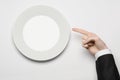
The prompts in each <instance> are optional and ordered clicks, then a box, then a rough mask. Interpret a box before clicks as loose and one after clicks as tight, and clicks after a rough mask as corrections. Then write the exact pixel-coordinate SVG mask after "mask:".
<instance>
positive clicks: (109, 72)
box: [96, 54, 120, 80]
mask: <svg viewBox="0 0 120 80" xmlns="http://www.w3.org/2000/svg"><path fill="white" fill-rule="evenodd" d="M96 69H97V76H98V80H120V76H119V72H118V70H117V67H116V64H115V61H114V58H113V55H112V54H107V55H103V56H101V57H99V58H98V59H97V61H96Z"/></svg>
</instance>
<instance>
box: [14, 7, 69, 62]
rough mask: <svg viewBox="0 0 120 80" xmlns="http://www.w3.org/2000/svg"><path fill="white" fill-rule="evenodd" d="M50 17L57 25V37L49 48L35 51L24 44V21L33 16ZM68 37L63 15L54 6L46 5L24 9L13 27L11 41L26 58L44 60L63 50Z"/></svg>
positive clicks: (67, 28)
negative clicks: (58, 34) (55, 41)
mask: <svg viewBox="0 0 120 80" xmlns="http://www.w3.org/2000/svg"><path fill="white" fill-rule="evenodd" d="M39 15H43V16H48V17H51V18H52V19H53V20H54V21H56V23H57V24H58V27H59V33H60V36H59V39H58V41H57V43H56V44H55V45H54V46H53V47H52V48H51V49H49V50H46V51H35V50H33V49H31V48H30V47H29V46H27V45H26V43H25V41H24V39H23V28H24V25H25V23H26V22H27V21H28V20H29V19H31V18H32V17H34V16H39ZM69 37H70V26H69V24H68V22H67V21H66V19H65V18H64V16H63V15H62V14H61V13H60V12H59V11H57V10H56V9H54V8H51V7H48V6H34V7H31V8H28V9H27V10H25V11H24V12H23V13H22V14H21V15H20V16H19V17H18V18H17V20H16V22H15V25H14V29H13V41H14V43H15V45H16V47H17V49H18V50H19V51H20V52H21V53H22V54H23V55H24V56H25V57H27V58H29V59H32V60H36V61H46V60H50V59H53V58H55V57H56V56H58V55H59V54H60V53H62V52H63V50H64V49H65V47H66V46H67V44H68V41H69Z"/></svg>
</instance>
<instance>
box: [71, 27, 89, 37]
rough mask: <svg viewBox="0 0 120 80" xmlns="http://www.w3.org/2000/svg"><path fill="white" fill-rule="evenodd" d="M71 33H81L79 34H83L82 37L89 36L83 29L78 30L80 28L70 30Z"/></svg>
mask: <svg viewBox="0 0 120 80" xmlns="http://www.w3.org/2000/svg"><path fill="white" fill-rule="evenodd" d="M72 30H73V31H75V32H78V33H81V34H84V35H87V36H88V35H89V33H90V32H88V31H86V30H83V29H80V28H72Z"/></svg>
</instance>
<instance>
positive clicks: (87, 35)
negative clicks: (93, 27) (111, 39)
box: [72, 28, 107, 55]
mask: <svg viewBox="0 0 120 80" xmlns="http://www.w3.org/2000/svg"><path fill="white" fill-rule="evenodd" d="M72 30H73V31H75V32H78V33H81V34H83V36H82V43H83V47H84V48H86V49H88V50H89V52H90V53H91V54H93V55H95V54H96V53H97V52H98V51H100V50H103V49H107V46H106V44H105V43H104V42H103V41H102V40H101V39H100V38H99V37H98V36H97V35H96V34H94V33H91V32H88V31H86V30H83V29H79V28H72Z"/></svg>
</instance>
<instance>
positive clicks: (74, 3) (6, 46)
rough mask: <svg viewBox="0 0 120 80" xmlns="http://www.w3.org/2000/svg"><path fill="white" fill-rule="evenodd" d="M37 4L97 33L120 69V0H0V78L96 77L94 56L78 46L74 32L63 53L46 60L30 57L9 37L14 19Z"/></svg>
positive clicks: (93, 79) (83, 79) (50, 79)
mask: <svg viewBox="0 0 120 80" xmlns="http://www.w3.org/2000/svg"><path fill="white" fill-rule="evenodd" d="M40 4H42V5H48V6H51V7H54V8H56V9H58V10H59V11H60V12H61V13H62V14H63V15H64V16H65V17H66V19H67V20H68V22H69V23H70V25H71V27H73V26H77V27H80V28H84V29H87V30H89V31H92V32H94V33H97V34H98V35H99V36H100V37H101V38H102V39H103V40H104V41H105V42H106V44H107V45H108V46H109V48H110V49H111V50H112V52H113V54H114V57H115V61H116V64H117V67H118V69H119V71H120V36H119V34H120V28H119V27H120V0H0V80H97V75H96V68H95V59H94V57H92V56H91V55H90V54H89V53H88V52H87V50H86V49H84V48H83V47H82V46H81V38H80V35H79V34H77V33H74V32H71V39H70V42H69V45H68V47H67V48H66V50H65V51H64V53H62V55H60V56H59V57H58V58H56V59H54V60H52V61H49V62H45V63H41V62H33V61H30V60H28V59H26V58H25V57H23V56H22V55H21V54H20V53H19V52H18V51H17V50H16V48H15V47H14V45H13V42H12V38H11V32H12V28H13V24H14V22H15V19H16V18H17V17H18V16H19V14H20V13H22V12H23V11H24V10H25V9H26V8H29V7H31V6H34V5H40Z"/></svg>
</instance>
